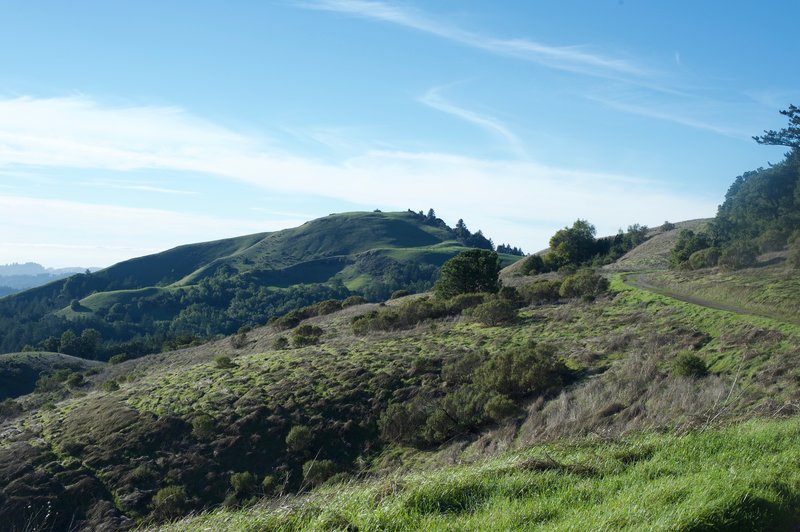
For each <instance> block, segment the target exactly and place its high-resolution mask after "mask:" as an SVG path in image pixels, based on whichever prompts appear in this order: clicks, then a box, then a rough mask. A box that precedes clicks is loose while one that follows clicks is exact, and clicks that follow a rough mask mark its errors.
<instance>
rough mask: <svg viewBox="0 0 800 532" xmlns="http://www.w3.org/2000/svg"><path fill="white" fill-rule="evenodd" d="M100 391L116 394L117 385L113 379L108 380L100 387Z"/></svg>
mask: <svg viewBox="0 0 800 532" xmlns="http://www.w3.org/2000/svg"><path fill="white" fill-rule="evenodd" d="M100 389H101V390H104V391H106V392H116V391H117V390H119V384H118V383H117V381H115V380H114V379H109V380H107V381H105V382H104V383H103V384H101V385H100Z"/></svg>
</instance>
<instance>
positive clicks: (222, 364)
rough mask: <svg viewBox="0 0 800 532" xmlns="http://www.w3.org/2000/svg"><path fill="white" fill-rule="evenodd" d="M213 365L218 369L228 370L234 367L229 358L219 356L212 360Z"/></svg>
mask: <svg viewBox="0 0 800 532" xmlns="http://www.w3.org/2000/svg"><path fill="white" fill-rule="evenodd" d="M214 364H215V365H216V366H217V368H218V369H230V368H233V367H235V366H236V364H234V363H233V361H232V360H231V357H227V356H225V355H220V356H218V357H216V358H215V359H214Z"/></svg>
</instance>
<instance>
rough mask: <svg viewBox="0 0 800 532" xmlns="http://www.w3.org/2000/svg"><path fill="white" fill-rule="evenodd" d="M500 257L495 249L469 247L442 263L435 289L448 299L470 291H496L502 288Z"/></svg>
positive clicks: (440, 295)
mask: <svg viewBox="0 0 800 532" xmlns="http://www.w3.org/2000/svg"><path fill="white" fill-rule="evenodd" d="M499 274H500V258H499V257H498V256H497V253H495V252H494V251H488V250H485V249H468V250H467V251H462V252H461V253H459V254H458V255H456V256H455V257H453V258H452V259H450V260H448V261H447V262H445V263H444V264H443V265H442V269H441V270H440V272H439V280H438V281H436V285H435V286H434V290H435V291H436V295H437V296H438V297H440V298H443V299H448V298H451V297H453V296H456V295H458V294H465V293H469V292H489V293H492V294H494V293H496V292H497V291H498V290H500V280H499V278H498V275H499Z"/></svg>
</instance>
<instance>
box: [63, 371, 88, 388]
mask: <svg viewBox="0 0 800 532" xmlns="http://www.w3.org/2000/svg"><path fill="white" fill-rule="evenodd" d="M65 382H66V384H67V386H69V387H70V388H80V387H81V386H83V385H85V384H86V379H85V378H84V377H83V375H81V374H80V373H72V374H71V375H70V376H69V377H67V379H66V381H65Z"/></svg>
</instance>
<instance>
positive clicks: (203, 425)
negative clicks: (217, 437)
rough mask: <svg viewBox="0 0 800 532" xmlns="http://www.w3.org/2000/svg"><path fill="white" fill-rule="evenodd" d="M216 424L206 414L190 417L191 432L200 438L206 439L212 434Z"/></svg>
mask: <svg viewBox="0 0 800 532" xmlns="http://www.w3.org/2000/svg"><path fill="white" fill-rule="evenodd" d="M215 431H216V426H215V424H214V419H213V418H212V417H211V416H209V415H208V414H198V415H197V416H195V417H194V419H192V434H194V435H195V436H196V437H197V438H198V439H200V440H207V439H209V438H211V437H212V436H213V435H214V432H215Z"/></svg>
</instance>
